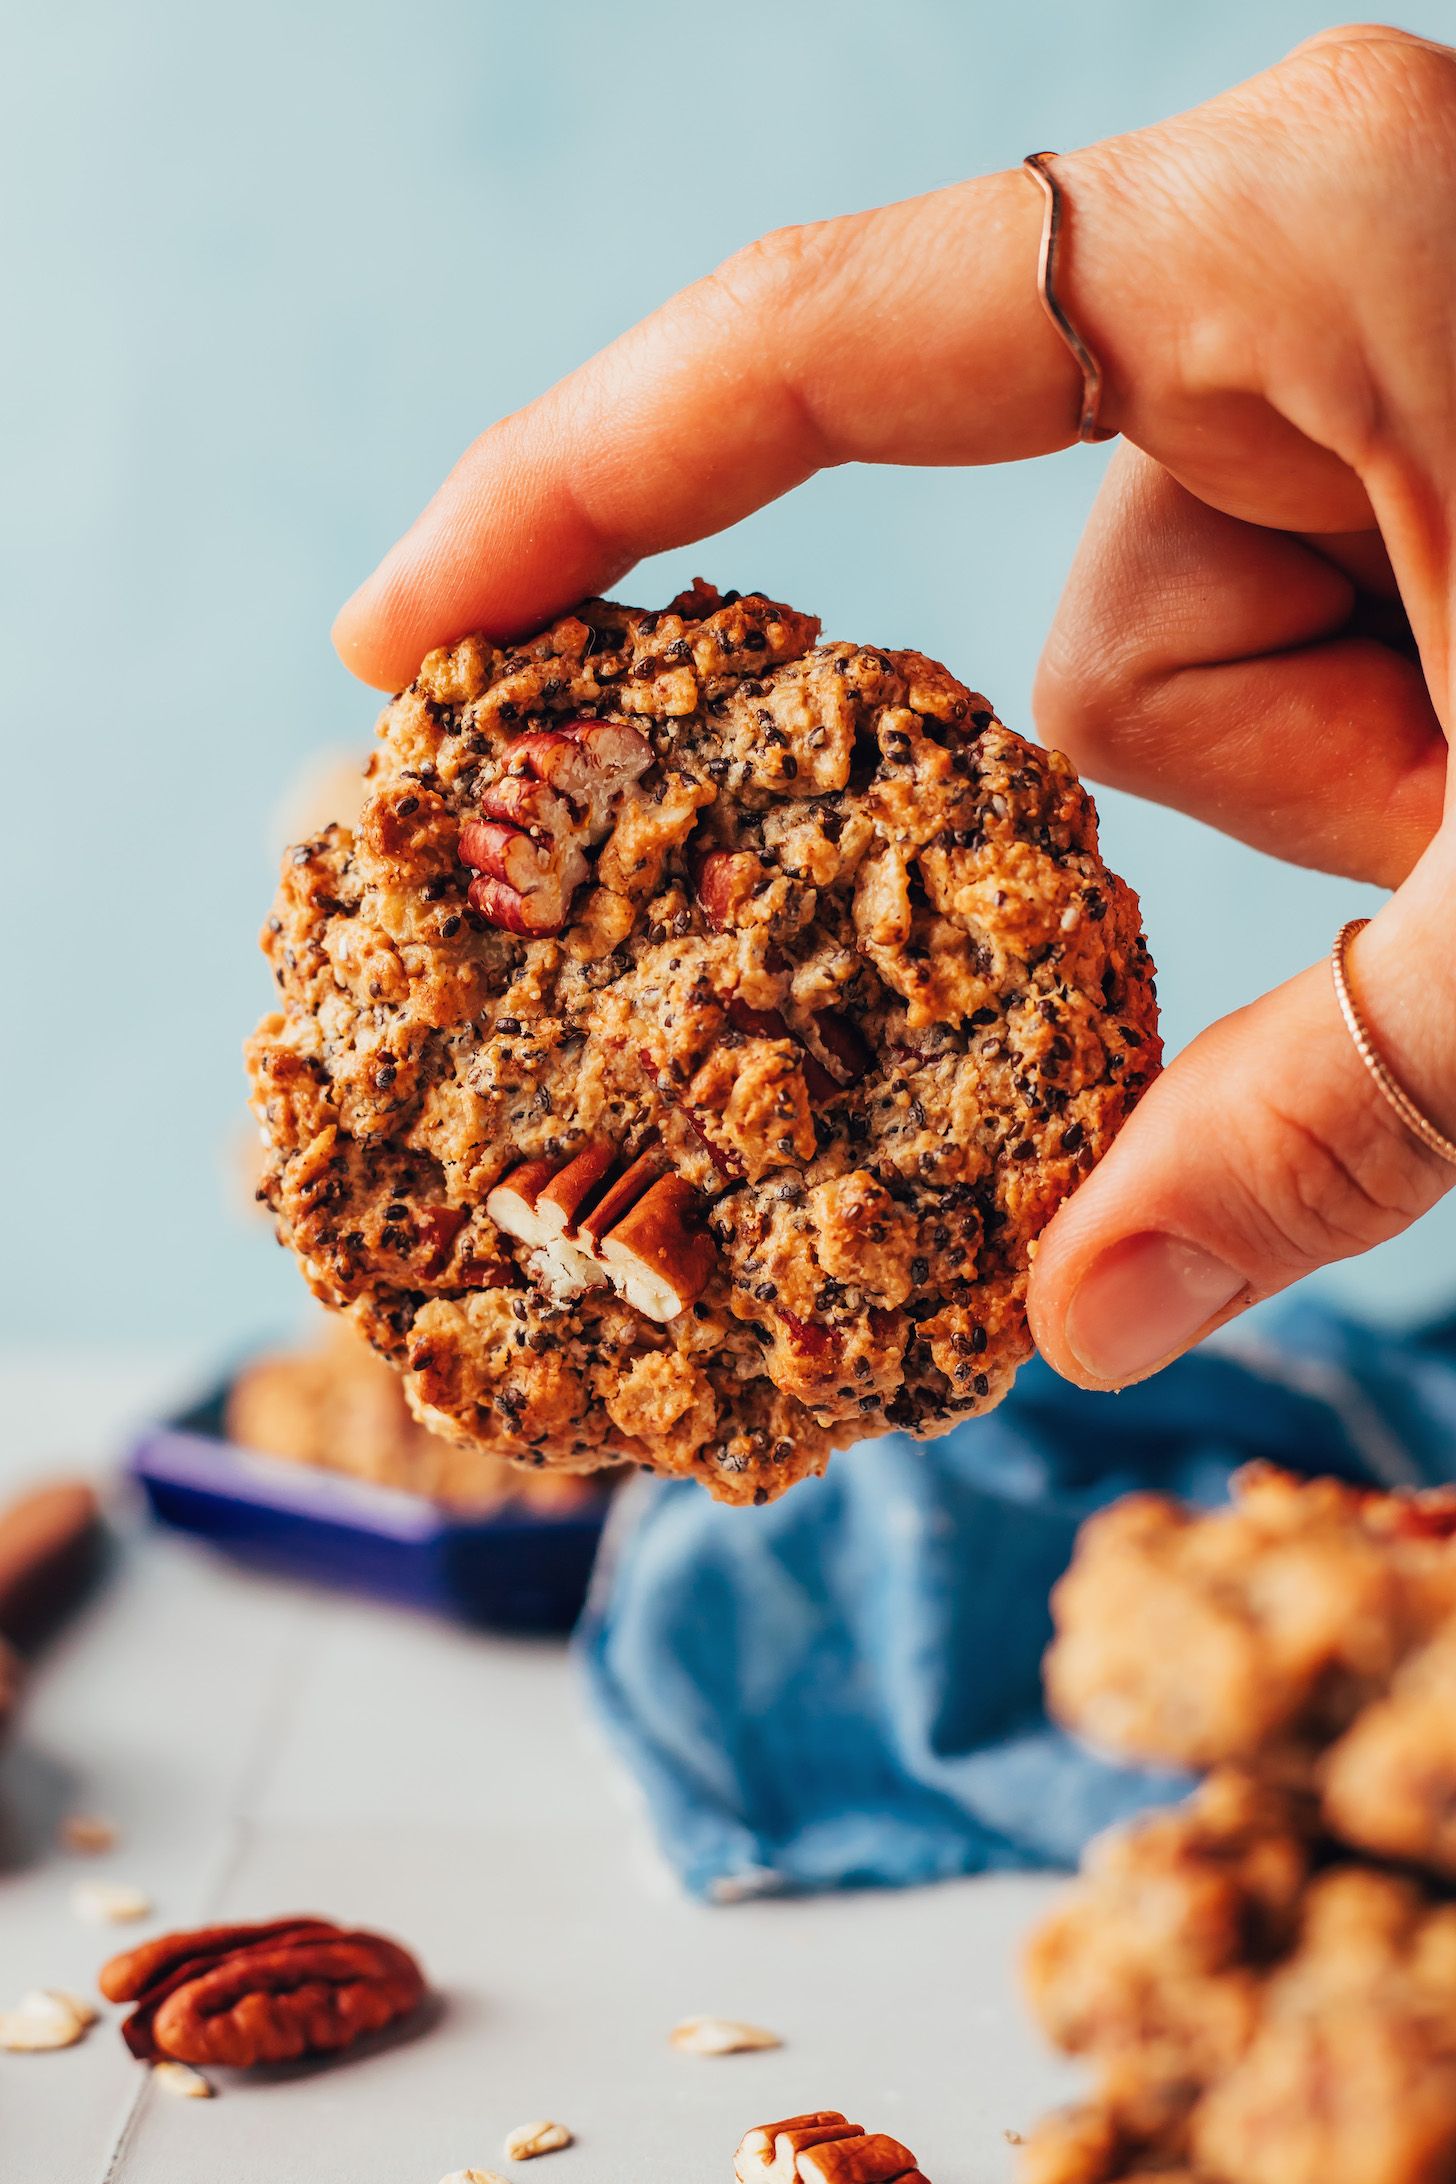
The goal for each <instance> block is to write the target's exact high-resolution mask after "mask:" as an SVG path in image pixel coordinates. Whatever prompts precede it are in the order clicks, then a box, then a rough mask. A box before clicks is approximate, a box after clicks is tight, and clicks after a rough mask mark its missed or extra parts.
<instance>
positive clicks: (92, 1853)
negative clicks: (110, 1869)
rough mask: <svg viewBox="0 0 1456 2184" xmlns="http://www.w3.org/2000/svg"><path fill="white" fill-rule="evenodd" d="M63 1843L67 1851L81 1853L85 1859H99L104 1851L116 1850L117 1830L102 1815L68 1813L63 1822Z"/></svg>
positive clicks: (94, 1813)
mask: <svg viewBox="0 0 1456 2184" xmlns="http://www.w3.org/2000/svg"><path fill="white" fill-rule="evenodd" d="M61 1843H62V1845H63V1847H64V1848H65V1849H66V1850H75V1851H79V1852H80V1853H81V1855H82V1856H83V1857H87V1858H99V1857H100V1856H101V1855H102V1853H103V1852H104V1851H108V1850H115V1848H116V1844H117V1830H116V1827H115V1825H114V1823H113V1822H112V1821H110V1820H105V1819H103V1818H102V1816H101V1814H100V1813H97V1812H68V1813H67V1814H66V1817H65V1819H64V1820H63V1821H62V1822H61Z"/></svg>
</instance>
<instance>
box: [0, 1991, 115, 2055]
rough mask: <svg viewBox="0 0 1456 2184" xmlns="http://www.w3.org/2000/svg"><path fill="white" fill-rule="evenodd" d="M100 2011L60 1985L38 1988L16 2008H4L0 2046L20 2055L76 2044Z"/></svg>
mask: <svg viewBox="0 0 1456 2184" xmlns="http://www.w3.org/2000/svg"><path fill="white" fill-rule="evenodd" d="M95 2017H96V2012H95V2011H94V2010H93V2009H92V2008H91V2006H90V2004H89V2003H88V2002H82V2001H80V2000H79V1999H78V1997H77V1996H75V1995H71V1994H67V1993H66V1992H65V1991H64V1990H63V1989H62V1988H59V1987H38V1988H35V1989H33V1990H32V1992H31V1993H29V1994H27V1995H25V1996H23V1997H22V1998H21V2001H20V2002H19V2004H18V2005H17V2007H16V2008H15V2009H13V2010H3V2011H0V2047H4V2048H9V2049H11V2050H12V2051H13V2052H14V2053H16V2054H39V2053H41V2052H42V2051H43V2050H45V2049H47V2048H63V2047H74V2046H75V2044H76V2042H77V2041H78V2040H79V2039H80V2037H81V2035H82V2033H83V2032H84V2031H85V2030H86V2027H87V2026H88V2025H89V2024H92V2023H93V2022H94V2020H95Z"/></svg>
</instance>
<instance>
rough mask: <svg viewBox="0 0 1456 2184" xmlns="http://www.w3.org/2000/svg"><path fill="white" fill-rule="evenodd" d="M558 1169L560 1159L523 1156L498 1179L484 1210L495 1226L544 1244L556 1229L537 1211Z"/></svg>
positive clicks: (527, 1241)
mask: <svg viewBox="0 0 1456 2184" xmlns="http://www.w3.org/2000/svg"><path fill="white" fill-rule="evenodd" d="M560 1173H561V1162H560V1161H559V1160H525V1161H522V1163H521V1165H520V1167H519V1168H512V1170H511V1172H510V1174H509V1175H508V1176H506V1177H505V1179H504V1181H502V1182H500V1183H497V1185H496V1187H495V1189H494V1190H493V1191H492V1192H491V1194H490V1196H489V1198H487V1200H486V1201H485V1210H486V1212H487V1213H488V1214H489V1216H490V1218H491V1220H492V1221H494V1223H495V1225H496V1227H497V1228H498V1229H504V1230H505V1232H506V1234H507V1236H514V1237H515V1238H516V1240H517V1242H518V1243H522V1244H546V1243H549V1242H550V1241H551V1238H552V1235H553V1234H554V1233H555V1231H554V1230H553V1229H552V1228H551V1227H550V1226H549V1225H548V1223H547V1222H546V1221H545V1220H543V1219H542V1218H541V1217H540V1215H538V1213H537V1211H536V1202H537V1200H538V1199H539V1198H540V1196H541V1193H542V1191H544V1190H545V1188H546V1186H547V1184H548V1183H550V1182H552V1181H553V1180H554V1178H555V1177H556V1176H558V1175H559V1174H560Z"/></svg>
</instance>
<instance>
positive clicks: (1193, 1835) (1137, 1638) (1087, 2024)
mask: <svg viewBox="0 0 1456 2184" xmlns="http://www.w3.org/2000/svg"><path fill="white" fill-rule="evenodd" d="M1054 1607H1055V1613H1056V1620H1057V1626H1058V1632H1057V1638H1056V1641H1055V1643H1054V1644H1053V1646H1052V1648H1051V1651H1050V1653H1049V1654H1048V1657H1047V1664H1046V1683H1047V1693H1048V1699H1049V1703H1050V1704H1051V1706H1052V1708H1053V1710H1054V1712H1056V1713H1057V1714H1058V1715H1059V1717H1060V1718H1061V1719H1062V1720H1063V1721H1064V1722H1066V1723H1067V1725H1068V1726H1069V1727H1071V1728H1073V1729H1075V1730H1077V1731H1078V1732H1080V1733H1081V1734H1082V1735H1084V1736H1086V1737H1088V1738H1089V1739H1091V1740H1092V1741H1094V1742H1095V1743H1097V1744H1099V1745H1100V1746H1102V1747H1103V1748H1105V1749H1109V1750H1111V1751H1113V1752H1115V1753H1117V1754H1118V1755H1120V1756H1122V1757H1125V1758H1129V1759H1138V1760H1143V1761H1156V1762H1160V1763H1163V1764H1167V1763H1170V1762H1171V1763H1173V1764H1176V1765H1182V1766H1187V1767H1192V1768H1196V1769H1200V1770H1202V1769H1207V1770H1210V1771H1209V1772H1208V1773H1207V1776H1206V1779H1205V1781H1204V1782H1203V1785H1202V1787H1201V1788H1200V1790H1199V1791H1198V1793H1197V1794H1196V1796H1195V1797H1194V1798H1193V1799H1192V1801H1191V1802H1190V1803H1189V1804H1188V1805H1187V1806H1185V1807H1183V1808H1181V1809H1180V1810H1178V1811H1175V1812H1171V1813H1159V1814H1156V1815H1154V1816H1152V1817H1151V1818H1149V1819H1147V1820H1145V1821H1143V1822H1141V1823H1139V1824H1138V1825H1136V1826H1134V1827H1132V1828H1130V1829H1127V1830H1124V1831H1119V1832H1118V1833H1116V1834H1114V1835H1111V1836H1109V1837H1105V1838H1104V1839H1103V1840H1102V1841H1101V1842H1100V1843H1098V1844H1095V1845H1094V1846H1093V1848H1092V1850H1091V1852H1090V1853H1089V1855H1088V1858H1087V1860H1086V1862H1085V1869H1084V1874H1083V1879H1082V1883H1081V1886H1080V1888H1079V1890H1078V1892H1077V1893H1076V1895H1075V1896H1074V1897H1073V1899H1072V1900H1071V1902H1070V1903H1069V1904H1068V1905H1067V1906H1066V1907H1065V1908H1064V1909H1062V1910H1061V1911H1059V1912H1058V1913H1056V1914H1055V1915H1054V1916H1053V1917H1052V1918H1051V1919H1050V1920H1048V1921H1047V1922H1046V1923H1045V1924H1044V1925H1043V1926H1042V1928H1041V1929H1040V1931H1039V1932H1038V1933H1037V1934H1036V1936H1035V1937H1034V1939H1033V1942H1032V1944H1031V1949H1030V1952H1029V1959H1028V1967H1027V1970H1028V1981H1029V1986H1030V1992H1031V1998H1032V2003H1033V2006H1034V2008H1035V2010H1036V2012H1037V2015H1038V2016H1039V2018H1040V2020H1041V2022H1042V2024H1043V2026H1044V2027H1045V2029H1046V2030H1047V2032H1048V2033H1049V2034H1050V2035H1051V2037H1052V2038H1053V2039H1054V2040H1055V2041H1056V2042H1057V2043H1058V2044H1059V2045H1060V2046H1062V2047H1063V2048H1066V2049H1068V2050H1069V2051H1071V2052H1072V2053H1075V2054H1080V2055H1085V2056H1086V2057H1087V2058H1088V2059H1089V2061H1090V2062H1091V2064H1092V2066H1093V2069H1094V2071H1095V2074H1096V2095H1095V2098H1094V2100H1093V2101H1092V2103H1091V2104H1089V2105H1088V2106H1086V2107H1083V2108H1081V2109H1077V2110H1073V2111H1069V2112H1067V2113H1064V2114H1062V2115H1059V2116H1055V2117H1052V2118H1050V2119H1049V2120H1048V2121H1047V2122H1046V2123H1044V2124H1043V2125H1042V2126H1041V2128H1040V2129H1039V2130H1038V2132H1037V2133H1036V2134H1035V2136H1034V2137H1033V2139H1032V2141H1031V2142H1030V2144H1029V2146H1028V2148H1027V2151H1026V2155H1025V2157H1024V2166H1023V2172H1022V2174H1023V2177H1024V2179H1025V2180H1026V2184H1113V2180H1120V2179H1123V2178H1126V2177H1129V2176H1132V2175H1139V2176H1140V2175H1144V2174H1146V2173H1148V2172H1153V2173H1156V2174H1163V2175H1167V2176H1170V2177H1171V2176H1175V2175H1176V2176H1178V2177H1180V2178H1184V2179H1187V2180H1190V2184H1191V2180H1195V2179H1196V2180H1199V2184H1202V2180H1205V2179H1206V2180H1208V2184H1439V2180H1442V2179H1449V2178H1456V1903H1453V1902H1452V1901H1451V1900H1450V1897H1451V1890H1452V1885H1453V1883H1456V1492H1453V1491H1452V1490H1450V1489H1442V1490H1438V1491H1435V1492H1431V1493H1424V1494H1411V1493H1399V1494H1376V1493H1369V1492H1365V1491H1362V1490H1360V1489H1358V1488H1354V1487H1350V1486H1346V1485H1342V1484H1341V1483H1339V1482H1338V1481H1335V1480H1331V1479H1317V1480H1311V1481H1305V1480H1298V1479H1294V1478H1291V1477H1289V1476H1287V1475H1286V1474H1283V1473H1280V1472H1276V1471H1273V1470H1271V1469H1269V1468H1268V1467H1264V1466H1257V1467H1253V1468H1251V1469H1250V1470H1248V1471H1246V1472H1244V1473H1242V1474H1241V1475H1240V1476H1239V1478H1238V1479H1237V1480H1236V1482H1235V1496H1234V1501H1233V1504H1232V1506H1231V1507H1230V1508H1229V1509H1227V1510H1220V1511H1217V1512H1215V1513H1213V1514H1207V1515H1200V1514H1195V1513H1194V1512H1192V1511H1189V1510H1187V1509H1185V1508H1182V1507H1181V1506H1180V1505H1178V1504H1177V1503H1176V1502H1173V1501H1171V1500H1168V1499H1166V1498H1165V1497H1162V1496H1157V1495H1135V1496H1132V1497H1129V1498H1128V1499H1127V1500H1125V1501H1123V1502H1121V1503H1119V1504H1117V1505H1116V1506H1115V1507H1113V1508H1111V1509H1109V1510H1107V1511H1105V1512H1103V1513H1102V1514H1101V1515H1099V1516H1097V1517H1095V1518H1094V1519H1092V1521H1091V1522H1090V1523H1089V1524H1088V1525H1087V1526H1086V1527H1085V1528H1084V1530H1083V1533H1082V1537H1081V1540H1080V1542H1079V1545H1078V1552H1077V1555H1076V1559H1075V1561H1074V1563H1073V1566H1072V1568H1071V1570H1070V1571H1069V1572H1068V1574H1067V1576H1066V1577H1065V1578H1064V1579H1063V1580H1062V1582H1061V1584H1060V1586H1059V1587H1058V1588H1057V1592H1056V1595H1055V1596H1054Z"/></svg>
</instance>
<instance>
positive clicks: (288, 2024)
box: [101, 1918, 425, 2069]
mask: <svg viewBox="0 0 1456 2184" xmlns="http://www.w3.org/2000/svg"><path fill="white" fill-rule="evenodd" d="M101 1991H102V1993H103V1994H105V1995H107V1996H108V1997H109V1998H110V1999H112V2000H117V2001H131V2000H134V2001H135V2002H136V2004H137V2007H136V2008H135V2009H134V2010H133V2011H132V2014H131V2016H130V2017H129V2018H127V2020H126V2022H125V2023H124V2024H123V2026H122V2034H123V2036H124V2038H125V2040H126V2043H127V2046H128V2047H129V2048H130V2049H131V2051H132V2053H133V2054H134V2055H136V2056H139V2057H140V2058H141V2059H142V2060H143V2061H155V2060H157V2059H158V2058H159V2057H162V2056H170V2057H172V2058H173V2059H174V2060H176V2061H178V2062H183V2063H232V2064H234V2065H236V2066H237V2067H239V2068H242V2069H248V2068H251V2067H252V2066H253V2065H254V2064H257V2063H276V2062H287V2061H291V2060H292V2059H293V2058H294V2057H295V2056H299V2055H306V2054H318V2053H325V2052H327V2051H329V2050H331V2049H334V2048H340V2047H347V2046H348V2045H349V2043H350V2042H351V2041H353V2040H356V2039H358V2038H359V2036H360V2034H361V2033H365V2032H375V2031H377V2030H378V2029H379V2028H380V2027H381V2026H383V2025H387V2024H389V2023H390V2022H391V2021H392V2020H393V2019H394V2018H396V2017H401V2016H403V2015H404V2014H405V2012H406V2011H408V2010H411V2009H413V2008H414V2006H415V2004H416V2003H417V2002H418V2001H419V2000H420V1999H421V1997H422V1995H423V1994H424V1991H425V1983H424V1978H423V1975H422V1974H421V1972H420V1968H419V1966H418V1965H417V1964H416V1963H415V1961H414V1959H413V1957H411V1956H410V1955H409V1954H408V1953H407V1952H406V1951H405V1950H403V1949H401V1948H400V1947H399V1946H398V1944H397V1943H395V1942H392V1941H386V1940H385V1939H384V1938H383V1936H382V1935H379V1934H365V1933H346V1932H345V1931H343V1929H342V1928H340V1927H337V1926H333V1925H331V1924H330V1923H329V1922H328V1921H327V1920H324V1919H307V1918H299V1919H291V1920H274V1921H271V1922H269V1923H267V1924H265V1925H262V1926H254V1927H247V1926H234V1927H203V1928H201V1929H199V1930H196V1931H193V1932H191V1933H181V1934H169V1935H165V1936H163V1937H162V1938H161V1939H160V1940H159V1941H156V1942H152V1943H148V1944H147V1945H146V1946H145V1947H143V1948H141V1949H133V1950H129V1951H128V1952H127V1953H126V1955H125V1956H122V1957H117V1958H113V1959H112V1961H111V1963H109V1964H107V1965H106V1966H105V1967H104V1968H103V1970H102V1973H101Z"/></svg>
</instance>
